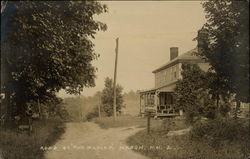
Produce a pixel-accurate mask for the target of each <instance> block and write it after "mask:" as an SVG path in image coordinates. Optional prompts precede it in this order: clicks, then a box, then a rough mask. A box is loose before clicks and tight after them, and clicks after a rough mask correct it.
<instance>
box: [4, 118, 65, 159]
mask: <svg viewBox="0 0 250 159" xmlns="http://www.w3.org/2000/svg"><path fill="white" fill-rule="evenodd" d="M64 129H65V128H64V124H63V122H62V121H61V120H59V119H56V118H54V119H50V120H43V121H42V120H40V121H35V123H34V127H33V130H34V132H33V133H32V134H31V135H30V136H29V135H28V134H27V133H20V134H17V133H16V132H13V131H11V130H6V131H4V130H2V129H1V130H0V138H1V140H0V147H1V151H2V157H3V159H17V158H18V159H34V158H36V159H43V158H44V154H45V151H43V150H42V149H40V148H41V146H47V147H48V146H52V145H53V144H54V143H55V142H56V141H57V140H58V139H59V138H60V136H61V135H62V134H63V132H64ZM0 153H1V152H0ZM0 158H1V154H0Z"/></svg>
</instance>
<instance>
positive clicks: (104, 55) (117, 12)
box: [60, 1, 205, 96]
mask: <svg viewBox="0 0 250 159" xmlns="http://www.w3.org/2000/svg"><path fill="white" fill-rule="evenodd" d="M102 3H105V4H107V6H108V8H109V12H108V13H105V14H101V15H98V16H96V17H95V19H96V20H98V21H101V22H104V23H106V24H107V25H108V30H107V31H106V32H98V34H97V35H96V39H95V40H93V42H94V43H95V45H96V46H95V50H96V52H97V53H99V54H100V58H99V59H98V60H97V61H94V62H93V65H95V66H96V67H98V69H99V70H98V72H97V79H96V87H94V88H87V89H84V92H83V95H85V96H91V95H93V94H94V93H95V92H96V91H101V90H102V89H103V88H104V79H105V78H106V77H111V78H113V76H114V59H115V39H116V38H117V37H119V56H118V73H117V83H119V84H120V85H122V86H123V87H124V92H128V91H130V90H142V89H150V88H153V87H154V75H153V73H152V71H153V70H154V69H156V68H157V67H159V66H161V65H163V64H164V63H166V62H168V61H169V48H170V47H173V46H175V47H179V55H180V54H182V53H185V52H186V51H189V50H191V49H193V48H195V47H196V44H197V42H196V41H193V39H194V38H195V37H196V35H197V30H198V29H200V28H201V27H202V25H203V24H204V23H205V14H204V12H203V8H202V6H201V4H200V2H199V1H186V2H184V1H155V2H153V1H141V2H140V1H137V2H132V1H120V2H119V1H103V2H102ZM60 95H61V96H65V93H60Z"/></svg>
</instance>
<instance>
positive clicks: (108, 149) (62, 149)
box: [45, 122, 148, 159]
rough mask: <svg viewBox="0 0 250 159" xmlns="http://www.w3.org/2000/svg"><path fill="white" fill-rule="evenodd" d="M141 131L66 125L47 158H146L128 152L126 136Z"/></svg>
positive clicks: (89, 125)
mask: <svg viewBox="0 0 250 159" xmlns="http://www.w3.org/2000/svg"><path fill="white" fill-rule="evenodd" d="M139 130H142V128H136V127H127V128H110V129H101V128H100V127H99V126H98V125H97V124H95V123H92V122H85V123H67V125H66V132H65V133H64V134H63V136H62V139H61V140H59V141H58V142H57V143H56V144H55V145H54V146H53V147H52V148H53V149H52V150H50V151H47V152H46V154H45V156H46V159H118V158H119V159H148V158H147V157H145V156H142V155H141V154H138V153H136V152H134V151H133V150H131V149H129V147H128V146H127V145H126V144H125V141H126V139H127V137H129V136H130V135H133V134H135V133H136V132H138V131H139Z"/></svg>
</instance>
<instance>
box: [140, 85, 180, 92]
mask: <svg viewBox="0 0 250 159" xmlns="http://www.w3.org/2000/svg"><path fill="white" fill-rule="evenodd" d="M174 88H175V83H172V84H170V85H165V86H163V87H159V88H152V89H148V90H143V91H140V94H146V93H155V92H156V91H157V92H174Z"/></svg>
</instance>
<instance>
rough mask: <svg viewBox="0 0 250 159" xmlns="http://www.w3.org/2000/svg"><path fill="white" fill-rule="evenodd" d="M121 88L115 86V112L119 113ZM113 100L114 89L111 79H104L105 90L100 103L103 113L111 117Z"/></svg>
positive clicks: (121, 100)
mask: <svg viewBox="0 0 250 159" xmlns="http://www.w3.org/2000/svg"><path fill="white" fill-rule="evenodd" d="M122 90H123V88H122V87H121V86H120V85H117V86H116V111H117V112H119V111H120V110H121V108H122V107H123V95H122ZM113 99H114V88H113V84H112V79H110V78H108V77H107V78H106V79H105V88H104V89H103V91H102V96H101V102H102V108H103V111H104V112H105V113H106V115H107V116H112V115H113Z"/></svg>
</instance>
